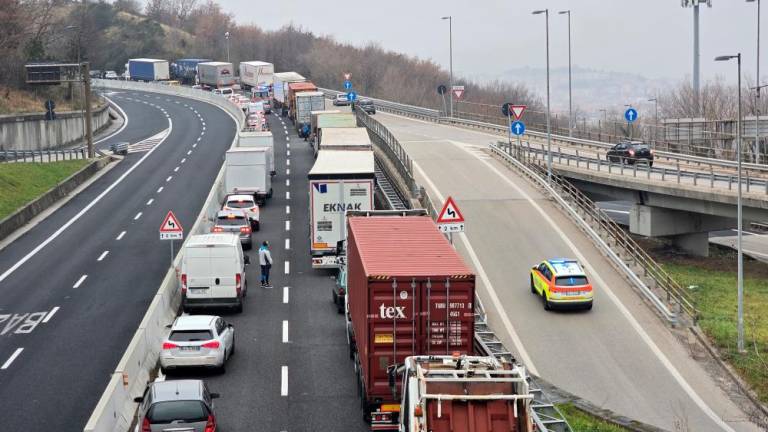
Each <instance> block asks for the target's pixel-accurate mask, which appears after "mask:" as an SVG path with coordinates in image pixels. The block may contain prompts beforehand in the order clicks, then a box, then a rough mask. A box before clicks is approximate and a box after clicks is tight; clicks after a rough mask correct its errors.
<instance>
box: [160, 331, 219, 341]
mask: <svg viewBox="0 0 768 432" xmlns="http://www.w3.org/2000/svg"><path fill="white" fill-rule="evenodd" d="M168 339H169V340H172V341H174V342H197V341H207V340H211V339H213V335H212V334H211V331H210V330H174V331H172V332H171V335H170V336H169V337H168Z"/></svg>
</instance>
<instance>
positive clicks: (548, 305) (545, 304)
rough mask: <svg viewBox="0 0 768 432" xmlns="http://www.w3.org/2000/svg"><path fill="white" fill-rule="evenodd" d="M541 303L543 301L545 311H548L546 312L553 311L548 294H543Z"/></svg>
mask: <svg viewBox="0 0 768 432" xmlns="http://www.w3.org/2000/svg"><path fill="white" fill-rule="evenodd" d="M541 301H542V303H544V310H546V311H548V310H552V305H550V304H549V300H547V293H546V292H545V293H542V294H541Z"/></svg>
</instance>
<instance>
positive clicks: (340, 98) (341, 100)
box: [333, 93, 350, 106]
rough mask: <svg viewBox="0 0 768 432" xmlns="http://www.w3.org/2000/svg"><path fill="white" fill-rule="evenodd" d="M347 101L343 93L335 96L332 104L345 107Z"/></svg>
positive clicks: (347, 103)
mask: <svg viewBox="0 0 768 432" xmlns="http://www.w3.org/2000/svg"><path fill="white" fill-rule="evenodd" d="M349 103H350V102H349V99H347V95H345V94H343V93H339V94H337V95H336V97H335V98H333V104H334V105H335V106H346V105H349Z"/></svg>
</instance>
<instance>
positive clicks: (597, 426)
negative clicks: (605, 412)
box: [557, 404, 627, 432]
mask: <svg viewBox="0 0 768 432" xmlns="http://www.w3.org/2000/svg"><path fill="white" fill-rule="evenodd" d="M557 407H558V408H559V409H560V411H561V412H562V413H563V415H564V416H565V418H566V420H568V424H570V425H571V429H573V432H626V431H627V429H624V428H623V427H621V426H616V425H614V424H612V423H608V422H606V421H603V420H600V419H598V418H596V417H593V416H591V415H589V414H587V413H585V412H584V411H582V410H580V409H578V408H576V407H575V406H573V405H571V404H563V405H558V406H557Z"/></svg>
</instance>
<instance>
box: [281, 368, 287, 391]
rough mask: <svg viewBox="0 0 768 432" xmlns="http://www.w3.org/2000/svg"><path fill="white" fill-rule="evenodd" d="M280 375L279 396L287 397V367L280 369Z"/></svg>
mask: <svg viewBox="0 0 768 432" xmlns="http://www.w3.org/2000/svg"><path fill="white" fill-rule="evenodd" d="M280 375H281V376H282V378H281V379H280V396H288V366H283V367H282V371H281V373H280Z"/></svg>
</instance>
